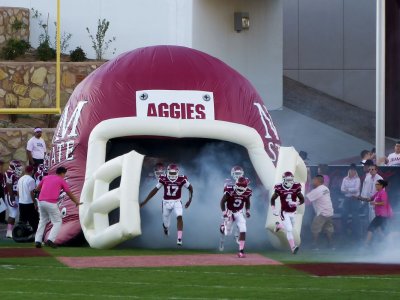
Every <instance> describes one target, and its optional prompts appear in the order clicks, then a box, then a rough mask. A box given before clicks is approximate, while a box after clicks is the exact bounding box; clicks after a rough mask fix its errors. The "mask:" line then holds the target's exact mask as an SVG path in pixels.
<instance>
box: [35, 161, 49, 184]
mask: <svg viewBox="0 0 400 300" xmlns="http://www.w3.org/2000/svg"><path fill="white" fill-rule="evenodd" d="M46 175H47V170H46V168H45V166H44V164H40V165H38V167H37V170H36V172H35V174H34V175H33V177H34V179H35V181H36V182H40V181H41V180H42V179H43V177H44V176H46Z"/></svg>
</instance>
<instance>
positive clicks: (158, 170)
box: [154, 163, 165, 179]
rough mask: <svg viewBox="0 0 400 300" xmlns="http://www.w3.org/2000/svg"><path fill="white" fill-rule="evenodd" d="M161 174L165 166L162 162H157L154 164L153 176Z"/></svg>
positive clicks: (163, 172) (163, 173)
mask: <svg viewBox="0 0 400 300" xmlns="http://www.w3.org/2000/svg"><path fill="white" fill-rule="evenodd" d="M161 175H165V167H164V165H163V164H162V163H157V164H156V165H155V166H154V176H155V177H156V178H157V179H158V178H159V177H160V176H161Z"/></svg>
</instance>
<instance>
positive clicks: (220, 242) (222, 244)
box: [219, 238, 225, 252]
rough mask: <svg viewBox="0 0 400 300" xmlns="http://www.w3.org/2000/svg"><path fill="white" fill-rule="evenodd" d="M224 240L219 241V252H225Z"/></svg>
mask: <svg viewBox="0 0 400 300" xmlns="http://www.w3.org/2000/svg"><path fill="white" fill-rule="evenodd" d="M224 248H225V247H224V240H223V239H222V238H221V239H220V240H219V251H221V252H222V251H224Z"/></svg>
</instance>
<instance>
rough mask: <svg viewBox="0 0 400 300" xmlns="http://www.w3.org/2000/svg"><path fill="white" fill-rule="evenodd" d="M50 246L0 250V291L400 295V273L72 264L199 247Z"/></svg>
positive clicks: (55, 295) (62, 295) (107, 295)
mask: <svg viewBox="0 0 400 300" xmlns="http://www.w3.org/2000/svg"><path fill="white" fill-rule="evenodd" d="M10 246H13V247H15V246H16V245H15V244H4V243H2V245H1V246H0V247H10ZM18 246H19V245H18ZM26 246H31V245H26ZM45 250H46V251H48V252H49V253H50V254H51V256H49V257H33V258H0V271H1V272H2V279H1V281H0V282H1V283H0V286H1V288H0V298H1V299H13V300H15V299H24V298H29V299H57V300H61V299H178V300H179V299H189V300H190V299H194V300H195V299H279V300H281V299H324V300H326V299H363V300H365V299H400V276H337V277H315V276H312V275H310V274H307V273H303V272H301V271H297V270H295V269H293V268H290V267H288V266H285V265H283V266H240V267H238V266H237V267H233V266H232V267H220V266H219V267H174V268H111V269H109V268H107V269H101V268H93V269H71V268H68V267H66V266H64V265H62V264H61V263H59V262H58V261H57V259H56V256H98V255H101V256H104V255H155V254H157V255H162V254H176V255H185V254H193V253H199V251H188V250H175V249H170V250H168V249H166V250H133V249H128V250H127V249H124V250H118V249H116V250H95V249H90V248H59V249H47V248H46V249H45ZM200 253H204V251H201V252H200ZM208 253H210V252H208ZM262 254H263V255H266V256H268V257H270V258H273V259H278V260H280V261H282V262H284V263H289V262H290V263H293V262H296V261H297V260H298V261H302V263H304V261H305V260H306V259H309V260H310V261H314V262H315V261H318V257H319V260H321V261H326V260H329V259H328V257H329V255H326V257H325V255H323V254H320V255H319V256H316V255H313V254H307V253H304V254H301V255H300V256H298V257H293V256H290V255H288V254H286V253H283V252H268V253H262ZM296 259H297V260H296Z"/></svg>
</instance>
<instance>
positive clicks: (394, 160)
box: [386, 141, 400, 167]
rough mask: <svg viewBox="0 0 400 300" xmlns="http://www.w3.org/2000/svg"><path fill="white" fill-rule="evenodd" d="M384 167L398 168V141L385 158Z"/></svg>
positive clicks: (399, 154)
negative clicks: (392, 150)
mask: <svg viewBox="0 0 400 300" xmlns="http://www.w3.org/2000/svg"><path fill="white" fill-rule="evenodd" d="M386 165H387V166H389V167H400V141H398V142H396V145H395V146H394V152H393V153H391V154H389V156H388V157H387V158H386Z"/></svg>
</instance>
